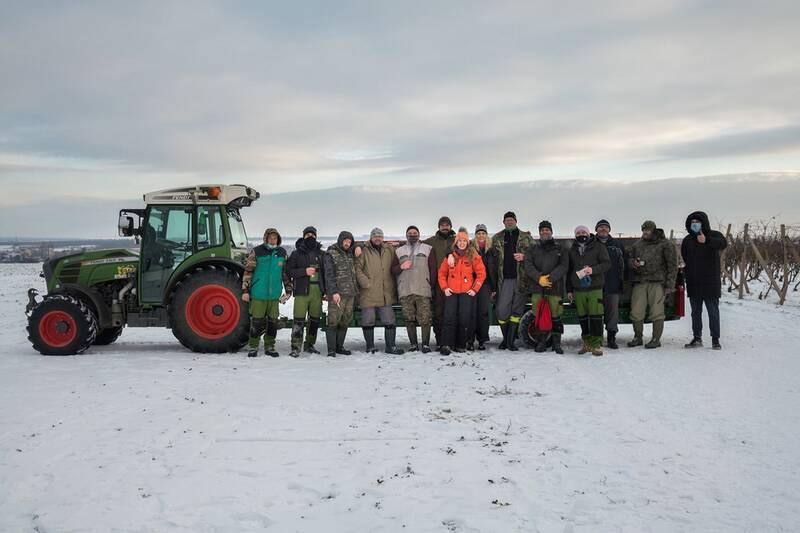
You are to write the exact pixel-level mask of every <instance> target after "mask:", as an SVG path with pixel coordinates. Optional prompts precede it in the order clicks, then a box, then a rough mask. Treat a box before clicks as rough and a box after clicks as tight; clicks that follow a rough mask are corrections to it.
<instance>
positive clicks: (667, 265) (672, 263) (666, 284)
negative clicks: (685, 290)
mask: <svg viewBox="0 0 800 533" xmlns="http://www.w3.org/2000/svg"><path fill="white" fill-rule="evenodd" d="M628 263H629V267H630V269H631V272H632V275H633V291H632V293H631V313H630V317H631V323H632V324H633V340H631V341H630V342H629V343H628V346H630V347H631V348H633V347H634V346H641V345H642V344H644V340H643V337H644V320H645V316H647V318H649V319H650V321H651V322H652V323H653V336H652V338H651V339H650V341H649V342H648V343H647V344H645V346H644V347H645V348H650V349H652V348H658V347H660V346H661V335H662V334H663V333H664V298H665V296H666V295H667V294H670V293H672V292H673V291H675V278H676V277H677V275H678V254H677V252H676V250H675V244H674V243H673V242H672V241H670V240H669V239H667V238H666V237H665V236H664V230H662V229H660V228H658V227H657V226H656V223H655V222H653V221H652V220H645V221H644V223H643V224H642V238H641V239H639V240H638V241H636V242H635V243H633V246H632V247H631V252H630V257H629V259H628Z"/></svg>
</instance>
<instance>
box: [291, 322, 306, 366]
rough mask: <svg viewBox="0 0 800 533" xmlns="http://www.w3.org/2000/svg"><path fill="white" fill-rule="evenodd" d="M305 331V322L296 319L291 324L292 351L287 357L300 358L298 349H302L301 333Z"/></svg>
mask: <svg viewBox="0 0 800 533" xmlns="http://www.w3.org/2000/svg"><path fill="white" fill-rule="evenodd" d="M305 329H306V321H305V320H303V319H296V320H295V321H294V323H293V324H292V351H291V352H289V355H290V356H292V357H300V349H301V348H302V347H303V331H304V330H305Z"/></svg>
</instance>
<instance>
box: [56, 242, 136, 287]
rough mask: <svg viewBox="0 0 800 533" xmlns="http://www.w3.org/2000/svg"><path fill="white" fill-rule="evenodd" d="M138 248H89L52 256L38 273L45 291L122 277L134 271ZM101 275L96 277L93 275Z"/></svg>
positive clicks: (128, 275) (126, 276)
mask: <svg viewBox="0 0 800 533" xmlns="http://www.w3.org/2000/svg"><path fill="white" fill-rule="evenodd" d="M138 265H139V252H138V251H137V250H130V249H125V248H116V249H109V250H92V251H91V252H83V253H78V254H69V255H63V256H61V257H54V258H53V259H50V260H48V261H45V262H44V265H43V266H42V277H44V278H45V281H46V282H47V288H48V291H52V290H53V289H54V288H55V287H56V286H59V285H64V284H74V283H83V284H86V285H93V284H95V283H97V282H99V281H107V280H108V279H125V278H128V277H130V276H131V275H133V274H135V273H136V269H137V268H138ZM98 275H99V276H101V277H102V278H103V279H102V280H101V279H99V278H98V277H97V276H98Z"/></svg>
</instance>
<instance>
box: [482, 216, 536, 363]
mask: <svg viewBox="0 0 800 533" xmlns="http://www.w3.org/2000/svg"><path fill="white" fill-rule="evenodd" d="M503 226H505V228H504V229H503V231H500V232H498V233H496V234H495V235H494V236H493V237H492V246H494V249H495V250H496V253H497V300H496V303H495V316H496V317H497V322H498V323H499V324H500V330H501V331H502V332H503V342H501V343H500V349H501V350H504V349H508V350H511V351H516V350H517V349H518V348H517V346H516V339H517V335H518V331H519V321H520V319H521V318H522V315H523V313H524V312H525V303H526V302H527V300H528V295H529V294H530V288H529V287H528V280H527V277H526V276H525V272H524V268H523V264H522V262H523V261H524V259H525V251H526V250H527V249H528V248H529V247H531V246H533V236H532V235H531V232H529V231H522V230H520V229H519V228H518V227H517V215H516V214H515V213H514V212H513V211H508V212H506V214H505V215H503Z"/></svg>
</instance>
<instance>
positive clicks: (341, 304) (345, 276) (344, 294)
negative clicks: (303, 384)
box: [322, 231, 361, 357]
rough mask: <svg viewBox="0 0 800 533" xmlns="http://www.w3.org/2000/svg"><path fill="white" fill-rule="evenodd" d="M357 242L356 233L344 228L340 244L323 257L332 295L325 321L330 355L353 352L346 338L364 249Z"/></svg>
mask: <svg viewBox="0 0 800 533" xmlns="http://www.w3.org/2000/svg"><path fill="white" fill-rule="evenodd" d="M355 242H356V241H355V239H353V234H352V233H350V232H349V231H342V232H341V233H339V238H338V239H337V240H336V243H335V244H332V245H330V246H329V247H328V249H327V251H326V252H325V254H324V255H323V256H322V270H323V276H322V279H323V281H324V285H323V293H324V294H325V295H327V297H328V315H327V321H326V324H325V338H326V341H327V344H328V357H336V355H337V354H339V355H350V353H351V352H350V350H346V349H345V347H344V339H345V337H346V336H347V328H348V326H349V325H350V321H351V320H353V307H354V305H355V299H356V296H357V295H358V282H357V281H356V258H357V257H358V256H360V255H361V248H359V247H357V246H356V245H355Z"/></svg>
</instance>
